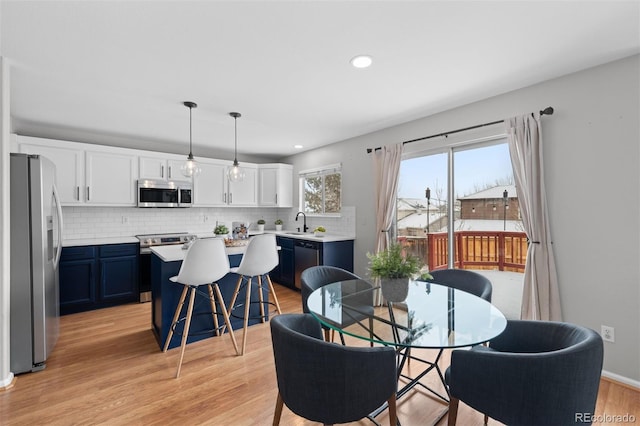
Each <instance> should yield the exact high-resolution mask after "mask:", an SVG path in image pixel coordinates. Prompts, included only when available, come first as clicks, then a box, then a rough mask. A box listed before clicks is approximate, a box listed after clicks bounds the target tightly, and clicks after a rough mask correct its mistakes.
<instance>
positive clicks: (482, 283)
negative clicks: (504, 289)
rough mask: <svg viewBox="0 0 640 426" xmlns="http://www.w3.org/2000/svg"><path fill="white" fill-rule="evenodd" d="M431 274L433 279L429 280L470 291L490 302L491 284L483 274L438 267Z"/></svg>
mask: <svg viewBox="0 0 640 426" xmlns="http://www.w3.org/2000/svg"><path fill="white" fill-rule="evenodd" d="M431 276H432V277H433V280H429V281H432V282H434V283H437V284H443V285H446V286H447V287H452V288H455V289H457V290H461V291H464V292H467V293H471V294H473V295H475V296H478V297H481V298H482V299H484V300H486V301H487V302H491V293H492V291H493V286H492V285H491V281H490V280H489V279H488V278H487V277H485V276H484V275H481V274H479V273H477V272H474V271H469V270H468V269H439V270H437V271H431Z"/></svg>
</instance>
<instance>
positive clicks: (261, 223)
mask: <svg viewBox="0 0 640 426" xmlns="http://www.w3.org/2000/svg"><path fill="white" fill-rule="evenodd" d="M256 223H257V224H258V231H259V232H264V224H265V223H266V222H265V221H264V219H258V221H257V222H256Z"/></svg>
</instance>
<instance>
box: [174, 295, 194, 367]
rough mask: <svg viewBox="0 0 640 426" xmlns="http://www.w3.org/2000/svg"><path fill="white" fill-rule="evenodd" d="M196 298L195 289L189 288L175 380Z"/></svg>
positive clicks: (180, 364) (185, 344) (180, 365)
mask: <svg viewBox="0 0 640 426" xmlns="http://www.w3.org/2000/svg"><path fill="white" fill-rule="evenodd" d="M195 297H196V288H195V287H191V292H190V294H189V307H188V308H187V318H186V320H185V323H184V330H183V332H182V344H181V348H180V359H179V360H178V370H177V371H176V379H177V378H178V377H180V368H181V367H182V359H183V358H184V350H185V348H186V346H187V336H188V335H189V327H190V326H191V315H192V314H193V300H194V299H195Z"/></svg>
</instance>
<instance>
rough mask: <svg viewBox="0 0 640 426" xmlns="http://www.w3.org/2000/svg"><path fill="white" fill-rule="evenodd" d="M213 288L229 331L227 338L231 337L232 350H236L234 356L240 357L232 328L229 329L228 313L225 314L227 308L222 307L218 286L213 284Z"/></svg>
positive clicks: (222, 301)
mask: <svg viewBox="0 0 640 426" xmlns="http://www.w3.org/2000/svg"><path fill="white" fill-rule="evenodd" d="M213 286H214V288H215V290H216V295H217V297H218V301H219V302H220V310H221V311H222V316H223V317H224V323H225V324H226V325H227V328H228V329H229V336H230V337H231V343H233V348H234V349H235V350H236V355H240V353H239V352H238V343H237V342H236V336H235V334H234V333H233V328H232V327H231V320H230V319H229V312H227V308H226V307H225V306H224V299H223V298H222V293H221V292H220V287H219V286H218V283H215V284H214V285H213Z"/></svg>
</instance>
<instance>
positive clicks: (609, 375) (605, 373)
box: [602, 370, 640, 390]
mask: <svg viewBox="0 0 640 426" xmlns="http://www.w3.org/2000/svg"><path fill="white" fill-rule="evenodd" d="M602 376H604V377H606V378H607V379H611V380H614V381H616V382H620V383H624V384H625V385H628V386H630V387H632V388H636V389H638V390H640V381H638V380H633V379H630V378H628V377H624V376H621V375H619V374H616V373H612V372H610V371H607V370H602Z"/></svg>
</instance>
